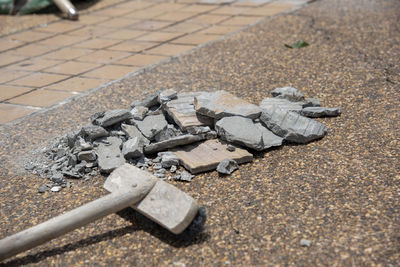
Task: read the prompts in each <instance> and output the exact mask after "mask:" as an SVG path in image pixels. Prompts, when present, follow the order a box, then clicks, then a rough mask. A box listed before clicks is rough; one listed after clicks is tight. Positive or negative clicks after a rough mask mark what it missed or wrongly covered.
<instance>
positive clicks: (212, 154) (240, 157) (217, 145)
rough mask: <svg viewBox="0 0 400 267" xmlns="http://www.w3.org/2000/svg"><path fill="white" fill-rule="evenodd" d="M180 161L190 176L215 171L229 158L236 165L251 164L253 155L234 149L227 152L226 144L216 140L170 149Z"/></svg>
mask: <svg viewBox="0 0 400 267" xmlns="http://www.w3.org/2000/svg"><path fill="white" fill-rule="evenodd" d="M172 152H174V153H175V154H176V155H177V156H178V157H179V159H180V162H181V164H182V165H183V166H184V167H185V168H186V169H187V170H188V171H190V172H191V173H192V174H196V173H200V172H206V171H211V170H215V169H216V168H217V166H218V164H219V163H220V162H221V161H222V160H224V159H226V158H230V159H233V160H235V161H236V162H237V163H238V164H242V163H246V162H251V161H252V160H253V155H252V154H251V153H249V152H247V151H246V150H244V149H241V148H236V149H235V150H234V151H229V150H228V149H227V145H226V144H222V143H221V141H219V140H218V139H213V140H207V141H204V142H200V143H196V144H192V145H187V146H184V147H179V148H175V149H172Z"/></svg>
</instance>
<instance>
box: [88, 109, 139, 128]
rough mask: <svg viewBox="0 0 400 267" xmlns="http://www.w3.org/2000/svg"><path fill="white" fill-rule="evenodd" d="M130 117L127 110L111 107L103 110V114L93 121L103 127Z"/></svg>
mask: <svg viewBox="0 0 400 267" xmlns="http://www.w3.org/2000/svg"><path fill="white" fill-rule="evenodd" d="M130 118H132V114H131V113H130V112H129V110H127V109H113V110H108V111H106V112H104V115H103V116H101V117H99V118H97V119H96V120H95V121H94V123H95V124H97V125H100V126H103V127H108V126H111V125H114V124H116V123H118V122H121V121H124V120H127V119H130Z"/></svg>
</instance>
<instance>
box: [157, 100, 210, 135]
mask: <svg viewBox="0 0 400 267" xmlns="http://www.w3.org/2000/svg"><path fill="white" fill-rule="evenodd" d="M204 93H205V92H183V93H179V94H178V96H177V98H176V99H174V100H171V101H169V102H168V103H166V104H165V107H164V108H165V110H166V111H167V113H168V115H169V116H171V117H172V119H173V120H174V121H175V123H176V124H177V125H178V126H179V127H180V128H181V130H183V131H186V130H187V129H188V128H189V127H195V126H210V125H213V123H214V120H213V119H211V118H209V117H206V116H203V115H200V114H197V113H196V110H195V108H194V97H195V96H199V95H201V94H204Z"/></svg>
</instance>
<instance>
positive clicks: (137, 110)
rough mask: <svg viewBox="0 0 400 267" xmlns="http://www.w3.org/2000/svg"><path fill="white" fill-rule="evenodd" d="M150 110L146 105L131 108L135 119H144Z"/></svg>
mask: <svg viewBox="0 0 400 267" xmlns="http://www.w3.org/2000/svg"><path fill="white" fill-rule="evenodd" d="M148 111H149V109H148V108H146V107H144V106H136V107H134V108H133V109H132V110H131V114H132V117H133V118H134V119H135V120H139V121H142V120H143V119H144V117H146V114H147V112H148Z"/></svg>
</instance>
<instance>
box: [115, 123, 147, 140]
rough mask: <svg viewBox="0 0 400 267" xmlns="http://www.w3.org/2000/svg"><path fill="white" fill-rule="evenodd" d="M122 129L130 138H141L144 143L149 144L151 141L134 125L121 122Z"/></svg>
mask: <svg viewBox="0 0 400 267" xmlns="http://www.w3.org/2000/svg"><path fill="white" fill-rule="evenodd" d="M121 129H122V131H123V132H124V133H125V134H126V135H127V136H128V137H129V138H135V137H137V138H139V140H141V142H142V143H143V144H149V143H150V141H149V139H147V138H146V137H144V136H143V134H142V133H141V132H140V131H139V129H138V128H137V127H136V126H134V125H129V124H124V123H122V124H121Z"/></svg>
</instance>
